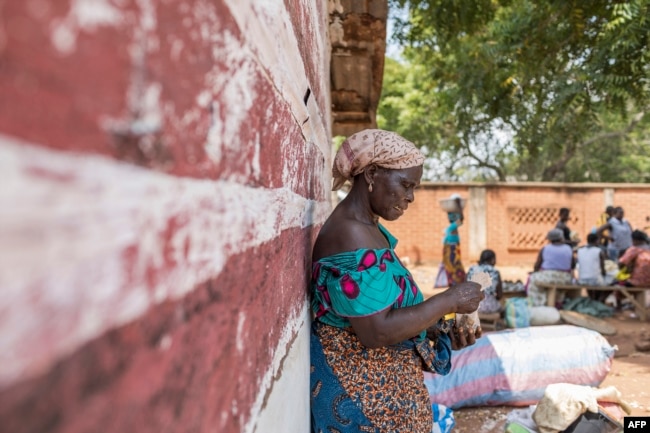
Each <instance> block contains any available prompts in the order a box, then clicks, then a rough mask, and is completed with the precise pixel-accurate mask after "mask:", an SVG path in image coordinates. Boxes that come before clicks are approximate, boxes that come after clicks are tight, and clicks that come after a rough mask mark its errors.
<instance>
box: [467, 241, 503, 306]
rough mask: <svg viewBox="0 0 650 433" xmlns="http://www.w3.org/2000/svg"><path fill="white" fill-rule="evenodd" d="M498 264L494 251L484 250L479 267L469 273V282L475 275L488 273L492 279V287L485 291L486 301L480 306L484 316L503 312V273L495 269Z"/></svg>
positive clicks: (470, 269) (474, 267) (474, 266)
mask: <svg viewBox="0 0 650 433" xmlns="http://www.w3.org/2000/svg"><path fill="white" fill-rule="evenodd" d="M496 263H497V256H496V254H495V253H494V251H492V250H483V251H482V252H481V256H480V257H479V260H478V265H473V266H471V267H470V268H469V270H468V271H467V280H468V281H469V280H470V279H471V277H472V275H474V274H475V273H478V272H487V273H488V274H489V275H490V278H492V285H491V286H490V287H488V288H486V289H485V290H484V293H485V299H483V300H482V301H481V303H480V304H479V305H478V312H479V313H483V314H491V313H499V312H501V309H502V308H501V302H500V300H501V298H502V297H503V285H502V283H501V273H500V272H499V271H498V270H496V269H495V268H494V265H496Z"/></svg>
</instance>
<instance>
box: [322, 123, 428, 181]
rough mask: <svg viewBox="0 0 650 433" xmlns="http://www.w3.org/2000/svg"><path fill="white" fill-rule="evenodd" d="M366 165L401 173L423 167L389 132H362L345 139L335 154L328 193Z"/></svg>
mask: <svg viewBox="0 0 650 433" xmlns="http://www.w3.org/2000/svg"><path fill="white" fill-rule="evenodd" d="M370 164H376V165H378V166H379V167H384V168H391V169H401V168H410V167H417V166H418V165H422V164H424V155H423V154H422V152H420V150H419V149H418V148H417V147H415V145H414V144H413V143H411V142H410V141H408V140H407V139H406V138H404V137H402V136H400V135H399V134H396V133H395V132H391V131H384V130H381V129H365V130H363V131H360V132H357V133H356V134H352V135H351V136H349V137H348V138H347V139H346V140H345V141H344V142H343V144H342V145H341V148H340V149H339V151H338V152H336V156H335V157H334V165H333V167H332V176H333V178H334V184H333V186H332V190H333V191H336V190H337V189H340V188H341V187H342V186H343V184H344V183H345V181H346V180H349V181H352V179H353V178H354V176H356V175H357V174H359V173H361V172H363V170H365V168H366V167H367V166H369V165H370Z"/></svg>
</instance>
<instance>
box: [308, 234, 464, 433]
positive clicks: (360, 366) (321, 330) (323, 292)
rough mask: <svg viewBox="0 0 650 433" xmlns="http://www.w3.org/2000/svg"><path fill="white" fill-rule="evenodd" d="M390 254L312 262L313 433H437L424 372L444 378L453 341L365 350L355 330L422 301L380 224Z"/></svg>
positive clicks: (421, 340)
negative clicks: (357, 323)
mask: <svg viewBox="0 0 650 433" xmlns="http://www.w3.org/2000/svg"><path fill="white" fill-rule="evenodd" d="M379 228H380V230H381V232H382V233H383V234H384V236H385V237H386V239H387V240H388V242H389V245H390V247H389V248H386V249H359V250H356V251H351V252H345V253H339V254H335V255H332V256H329V257H325V258H323V259H321V260H319V261H317V262H314V263H313V268H312V279H311V290H312V312H313V314H314V322H313V326H312V337H311V391H312V392H311V411H312V431H313V432H330V431H339V432H360V431H361V432H366V431H368V432H416V433H419V432H422V433H425V432H426V433H430V432H431V429H432V422H433V419H432V413H431V403H430V399H429V395H428V391H427V388H426V386H425V385H424V376H423V373H422V371H423V370H427V371H435V372H438V373H440V374H446V373H448V372H449V369H450V367H451V363H450V355H451V342H450V340H449V337H448V336H447V335H446V334H441V336H440V337H439V338H438V339H437V340H436V341H435V342H434V341H431V340H429V339H428V338H427V337H426V331H425V330H422V331H421V332H420V333H418V334H417V335H414V336H413V337H412V338H411V339H409V340H406V341H403V342H401V343H399V344H395V345H392V346H388V347H380V348H376V349H370V348H367V347H365V346H364V345H363V344H361V342H360V341H359V339H358V338H357V336H356V334H355V333H354V331H353V330H352V328H351V326H350V321H349V318H350V317H364V316H370V315H373V314H376V313H378V312H380V311H383V310H386V309H389V308H403V307H408V306H412V305H416V304H419V303H421V302H423V301H424V297H423V296H422V292H421V291H420V289H419V288H418V286H417V284H416V283H415V281H414V280H413V277H412V276H411V274H410V272H409V271H408V270H407V269H406V268H405V267H404V265H402V263H401V262H400V260H399V258H398V257H397V255H396V254H395V251H394V248H395V246H396V244H397V240H396V239H395V238H394V237H393V236H392V235H391V234H390V233H389V232H388V231H387V230H386V229H385V228H384V227H383V226H381V225H380V226H379Z"/></svg>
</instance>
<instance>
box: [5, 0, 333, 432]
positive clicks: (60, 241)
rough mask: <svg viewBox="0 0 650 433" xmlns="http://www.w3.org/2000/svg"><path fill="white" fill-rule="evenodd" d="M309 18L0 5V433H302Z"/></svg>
mask: <svg viewBox="0 0 650 433" xmlns="http://www.w3.org/2000/svg"><path fill="white" fill-rule="evenodd" d="M329 51H330V48H329V40H328V37H327V3H326V2H324V1H321V0H307V1H298V0H284V1H279V0H274V1H270V0H265V1H260V0H257V1H256V0H2V1H0V173H2V178H1V179H2V180H1V181H0V366H1V367H0V420H1V421H0V432H3V433H4V432H11V433H22V432H25V433H27V432H29V433H31V432H33V433H45V432H66V433H82V432H84V433H85V432H102V433H108V432H120V433H126V432H137V433H149V432H151V433H154V432H155V433H167V432H169V433H172V432H183V433H189V432H225V433H229V432H251V433H252V432H264V433H269V432H299V431H300V432H306V431H308V429H309V396H308V381H309V351H308V346H309V340H308V328H309V321H310V319H309V317H310V316H309V308H308V295H307V284H306V283H307V281H308V275H307V274H308V268H309V263H308V262H309V253H310V249H311V245H312V240H313V238H314V236H315V232H316V230H317V228H318V226H319V224H320V223H322V221H323V220H324V219H325V217H326V215H327V214H328V213H329V211H330V208H331V206H330V202H329V185H330V177H329V167H330V159H331V158H330V122H331V120H330V102H329V101H330V96H329V90H330V89H329Z"/></svg>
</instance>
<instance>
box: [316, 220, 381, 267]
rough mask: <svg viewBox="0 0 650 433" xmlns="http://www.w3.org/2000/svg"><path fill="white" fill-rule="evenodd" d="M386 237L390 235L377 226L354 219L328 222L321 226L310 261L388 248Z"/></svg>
mask: <svg viewBox="0 0 650 433" xmlns="http://www.w3.org/2000/svg"><path fill="white" fill-rule="evenodd" d="M378 230H379V231H378ZM378 233H379V235H378ZM382 234H383V235H382ZM379 236H381V237H379ZM388 236H390V234H389V233H387V232H385V229H384V231H382V230H381V229H379V228H378V227H377V226H370V225H368V224H364V223H362V222H360V221H357V220H354V219H349V218H340V219H337V220H333V221H331V220H330V221H328V222H326V224H324V225H323V227H322V228H321V230H320V232H319V234H318V236H317V238H316V242H315V243H314V251H313V255H312V260H313V261H317V260H320V259H322V258H324V257H330V256H334V255H337V254H342V253H351V252H355V251H359V250H366V249H380V248H390V243H389V242H388Z"/></svg>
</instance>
